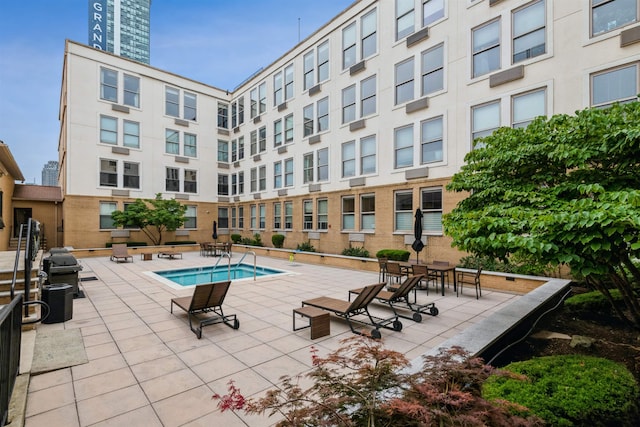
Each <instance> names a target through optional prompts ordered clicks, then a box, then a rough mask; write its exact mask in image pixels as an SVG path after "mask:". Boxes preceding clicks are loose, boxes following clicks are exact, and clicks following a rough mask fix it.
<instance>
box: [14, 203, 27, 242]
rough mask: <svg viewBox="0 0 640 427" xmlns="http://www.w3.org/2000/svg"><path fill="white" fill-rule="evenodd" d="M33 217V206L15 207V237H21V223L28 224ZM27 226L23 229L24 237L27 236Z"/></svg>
mask: <svg viewBox="0 0 640 427" xmlns="http://www.w3.org/2000/svg"><path fill="white" fill-rule="evenodd" d="M29 218H31V208H14V209H13V237H19V235H20V224H27V223H28V222H29ZM26 233H27V227H24V230H22V237H26Z"/></svg>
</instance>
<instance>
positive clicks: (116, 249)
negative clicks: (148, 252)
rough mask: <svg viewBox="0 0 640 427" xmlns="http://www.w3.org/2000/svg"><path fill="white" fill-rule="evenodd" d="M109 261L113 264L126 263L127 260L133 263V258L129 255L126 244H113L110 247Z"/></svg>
mask: <svg viewBox="0 0 640 427" xmlns="http://www.w3.org/2000/svg"><path fill="white" fill-rule="evenodd" d="M109 259H110V260H111V261H115V262H120V261H122V262H128V261H129V260H131V262H133V256H132V255H129V249H127V244H126V243H114V244H113V245H111V257H110V258H109Z"/></svg>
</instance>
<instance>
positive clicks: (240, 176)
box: [231, 172, 244, 196]
mask: <svg viewBox="0 0 640 427" xmlns="http://www.w3.org/2000/svg"><path fill="white" fill-rule="evenodd" d="M243 193H244V172H238V173H234V174H231V195H233V196H235V195H236V194H243Z"/></svg>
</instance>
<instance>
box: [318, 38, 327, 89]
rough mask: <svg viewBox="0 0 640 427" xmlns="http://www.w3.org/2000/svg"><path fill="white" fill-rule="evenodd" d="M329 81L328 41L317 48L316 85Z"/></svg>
mask: <svg viewBox="0 0 640 427" xmlns="http://www.w3.org/2000/svg"><path fill="white" fill-rule="evenodd" d="M328 79H329V40H327V41H326V42H324V43H322V44H320V45H319V46H318V83H320V82H323V81H325V80H328Z"/></svg>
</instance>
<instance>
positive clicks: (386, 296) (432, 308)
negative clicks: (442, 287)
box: [349, 275, 439, 322]
mask: <svg viewBox="0 0 640 427" xmlns="http://www.w3.org/2000/svg"><path fill="white" fill-rule="evenodd" d="M422 279H423V276H422V275H417V276H411V277H407V278H406V279H405V281H404V282H402V283H401V284H400V286H398V287H397V288H394V290H393V291H380V292H378V294H377V295H376V296H375V297H374V299H377V300H378V301H380V302H382V303H385V304H387V305H388V306H389V307H391V310H393V314H394V315H395V316H396V317H402V318H405V319H409V320H413V321H414V322H422V314H421V313H423V314H428V315H430V316H437V315H438V313H439V311H438V309H437V307H436V304H435V303H433V302H431V303H428V304H422V305H418V304H416V303H415V297H414V303H413V304H412V303H411V302H410V301H409V293H411V291H414V292H415V289H416V286H418V284H419V283H420V281H421V280H422ZM364 289H365V288H360V289H352V290H350V291H349V299H351V295H360V294H361V293H362V292H363V291H364ZM398 305H401V306H402V308H408V309H409V310H411V311H412V312H413V315H412V316H411V317H409V316H405V315H403V314H400V313H398V311H397V310H396V307H397V306H398Z"/></svg>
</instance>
